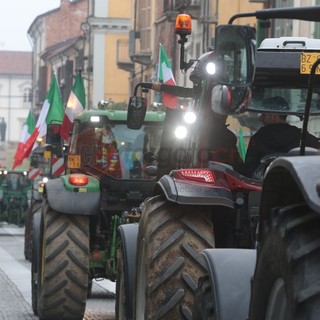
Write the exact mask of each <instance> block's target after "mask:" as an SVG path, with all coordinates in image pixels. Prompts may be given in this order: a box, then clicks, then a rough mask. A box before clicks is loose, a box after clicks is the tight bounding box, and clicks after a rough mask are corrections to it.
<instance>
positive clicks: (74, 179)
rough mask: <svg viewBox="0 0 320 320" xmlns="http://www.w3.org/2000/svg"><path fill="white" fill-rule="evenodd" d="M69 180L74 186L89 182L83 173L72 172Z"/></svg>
mask: <svg viewBox="0 0 320 320" xmlns="http://www.w3.org/2000/svg"><path fill="white" fill-rule="evenodd" d="M69 182H70V183H71V184H72V185H74V186H85V185H86V184H88V182H89V178H88V177H87V176H85V175H83V174H72V175H70V177H69Z"/></svg>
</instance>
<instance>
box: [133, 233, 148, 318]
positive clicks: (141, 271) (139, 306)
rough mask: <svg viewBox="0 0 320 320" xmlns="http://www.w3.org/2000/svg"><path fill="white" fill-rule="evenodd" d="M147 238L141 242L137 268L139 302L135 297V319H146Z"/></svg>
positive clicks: (137, 295)
mask: <svg viewBox="0 0 320 320" xmlns="http://www.w3.org/2000/svg"><path fill="white" fill-rule="evenodd" d="M144 243H145V240H144V239H142V241H141V243H140V254H141V257H140V258H139V262H142V263H139V264H138V270H137V279H136V280H137V281H136V286H137V288H136V295H135V297H139V303H137V298H135V310H136V311H135V316H136V317H135V319H136V320H139V319H144V311H145V305H146V299H145V287H146V268H145V265H144V261H145V245H144Z"/></svg>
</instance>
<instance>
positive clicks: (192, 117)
mask: <svg viewBox="0 0 320 320" xmlns="http://www.w3.org/2000/svg"><path fill="white" fill-rule="evenodd" d="M183 120H184V121H185V122H186V123H187V124H193V123H195V122H196V120H197V116H196V114H195V113H194V112H192V111H188V112H186V113H185V114H184V116H183Z"/></svg>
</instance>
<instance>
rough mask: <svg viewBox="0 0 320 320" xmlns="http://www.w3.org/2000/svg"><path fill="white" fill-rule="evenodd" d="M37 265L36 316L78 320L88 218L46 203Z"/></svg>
mask: <svg viewBox="0 0 320 320" xmlns="http://www.w3.org/2000/svg"><path fill="white" fill-rule="evenodd" d="M41 233H42V234H41V236H40V239H41V244H40V246H41V248H40V257H39V265H38V308H37V311H38V315H39V318H40V319H41V320H45V319H66V320H71V319H82V318H83V316H84V313H85V307H86V299H87V290H88V288H87V286H88V274H89V218H88V217H87V216H82V215H68V214H62V213H59V212H56V211H54V210H53V209H51V208H50V206H49V204H48V202H47V201H46V202H45V204H44V208H43V227H42V230H41Z"/></svg>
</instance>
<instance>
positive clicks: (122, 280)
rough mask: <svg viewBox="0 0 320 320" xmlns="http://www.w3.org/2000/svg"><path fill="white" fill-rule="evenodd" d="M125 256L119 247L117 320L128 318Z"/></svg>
mask: <svg viewBox="0 0 320 320" xmlns="http://www.w3.org/2000/svg"><path fill="white" fill-rule="evenodd" d="M124 263H125V262H124V257H123V250H121V248H120V249H118V251H117V281H116V293H117V299H116V307H115V311H116V319H117V320H127V319H128V318H127V314H126V313H127V300H128V297H127V295H126V290H125V287H126V277H125V271H124Z"/></svg>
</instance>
